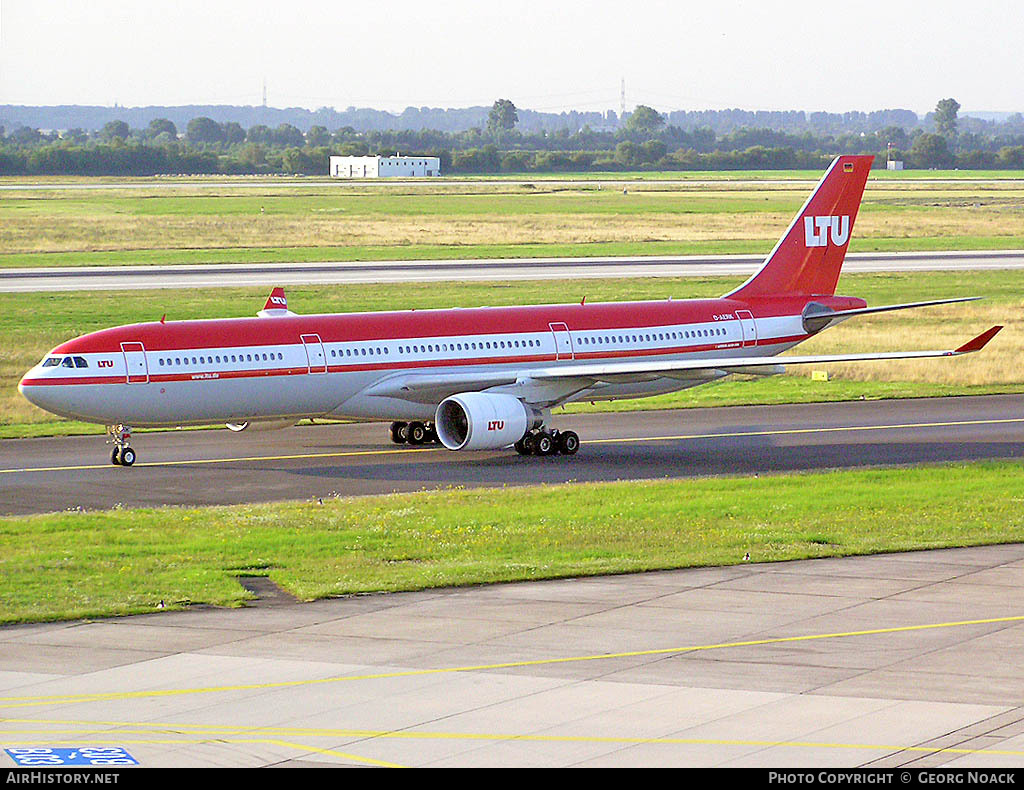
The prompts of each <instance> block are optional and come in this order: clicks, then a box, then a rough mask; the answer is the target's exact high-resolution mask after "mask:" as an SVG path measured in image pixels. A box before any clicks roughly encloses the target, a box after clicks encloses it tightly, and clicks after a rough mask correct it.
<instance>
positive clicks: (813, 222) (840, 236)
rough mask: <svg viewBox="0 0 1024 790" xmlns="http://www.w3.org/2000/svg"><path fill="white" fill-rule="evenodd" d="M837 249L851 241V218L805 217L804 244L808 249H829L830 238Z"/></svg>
mask: <svg viewBox="0 0 1024 790" xmlns="http://www.w3.org/2000/svg"><path fill="white" fill-rule="evenodd" d="M830 237H831V240H832V244H833V245H835V246H836V247H842V246H843V245H844V244H846V242H848V241H849V240H850V218H849V217H848V216H845V215H844V216H842V217H804V243H806V244H807V246H808V247H827V246H828V242H829V238H830Z"/></svg>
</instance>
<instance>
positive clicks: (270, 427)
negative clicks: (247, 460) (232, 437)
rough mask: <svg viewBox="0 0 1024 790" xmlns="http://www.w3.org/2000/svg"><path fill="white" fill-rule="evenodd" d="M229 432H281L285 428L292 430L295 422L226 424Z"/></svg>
mask: <svg viewBox="0 0 1024 790" xmlns="http://www.w3.org/2000/svg"><path fill="white" fill-rule="evenodd" d="M225 425H226V426H227V429H228V430H229V431H234V432H235V433H238V432H239V431H244V430H246V429H248V430H250V431H279V430H281V429H283V428H291V427H292V426H293V425H295V420H291V419H289V420H251V421H249V422H229V423H225Z"/></svg>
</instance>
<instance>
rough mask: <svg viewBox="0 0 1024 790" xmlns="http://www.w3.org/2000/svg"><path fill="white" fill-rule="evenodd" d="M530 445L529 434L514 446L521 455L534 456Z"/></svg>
mask: <svg viewBox="0 0 1024 790" xmlns="http://www.w3.org/2000/svg"><path fill="white" fill-rule="evenodd" d="M530 444H531V442H530V435H529V434H527V435H526V436H524V437H523V438H522V439H520V440H519V441H518V442H516V443H515V444H513V445H512V446H513V447H515V448H516V452H517V453H519V454H520V455H532V454H533V448H532V447H531V446H530Z"/></svg>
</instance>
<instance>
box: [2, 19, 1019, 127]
mask: <svg viewBox="0 0 1024 790" xmlns="http://www.w3.org/2000/svg"><path fill="white" fill-rule="evenodd" d="M1022 48H1024V10H1022V6H1021V2H1020V0H991V1H987V0H976V2H970V3H968V2H963V1H962V0H960V2H956V3H953V2H947V0H931V2H905V1H904V0H890V1H889V2H880V1H876V0H859V1H858V2H853V1H852V0H849V1H848V2H822V1H821V0H815V1H814V2H805V1H804V0H793V1H792V2H772V1H771V0H762V2H740V1H738V0H702V2H699V3H690V2H687V1H686V0H676V1H675V2H662V1H661V0H627V1H624V0H617V2H589V3H587V2H578V0H561V1H559V0H537V1H535V0H519V1H518V2H509V1H508V0H506V1H505V2H487V0H475V1H471V0H435V2H423V0H418V1H414V0H398V1H397V2H387V0H384V2H366V1H365V0H364V2H358V3H356V2H345V0H334V2H294V3H283V2H280V0H277V1H276V2H264V0H244V2H243V1H241V0H202V1H201V0H174V2H170V3H163V2H161V3H152V2H144V1H142V0H140V1H139V2H128V1H127V0H122V1H120V2H119V1H118V0H73V1H72V0H0V104H99V105H113V104H114V103H115V102H116V103H119V104H121V105H128V106H138V105H148V104H160V105H176V104H259V103H260V102H261V100H262V98H261V92H262V85H263V80H264V78H266V81H267V93H268V104H270V105H272V106H275V107H286V106H300V107H308V108H316V107H320V106H332V107H336V108H338V109H344V108H346V107H348V106H350V105H355V106H359V107H377V108H380V109H388V110H401V109H403V108H404V107H406V106H410V105H412V106H431V107H465V106H470V105H490V104H491V103H492V102H493V101H494V100H495V99H496V98H509V99H511V100H512V101H513V102H515V104H516V105H517V106H519V107H526V108H531V109H538V110H546V111H557V110H563V109H572V108H576V109H580V110H605V109H614V110H618V109H619V102H620V97H619V93H620V80H622V79H623V78H624V79H625V81H626V106H627V108H628V109H632V107H633V106H634V105H636V104H638V103H642V104H649V105H652V106H654V107H656V108H658V109H659V110H663V111H664V110H671V109H722V108H726V107H741V108H745V109H803V110H818V109H820V110H828V111H833V112H837V111H843V110H850V109H858V110H870V109H882V108H894V107H902V108H907V109H911V110H916V111H918V112H921V113H923V112H927V111H929V110H932V109H934V107H935V102H936V101H937V100H938V99H940V98H944V97H947V96H951V97H953V98H956V99H957V100H958V101H959V102H960V103H961V105H963V108H964V109H965V110H972V109H973V110H1014V111H1018V110H1024V65H1022V64H1024V57H1022Z"/></svg>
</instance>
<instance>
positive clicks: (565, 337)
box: [548, 321, 575, 361]
mask: <svg viewBox="0 0 1024 790" xmlns="http://www.w3.org/2000/svg"><path fill="white" fill-rule="evenodd" d="M548 326H549V327H550V328H551V334H552V335H554V336H555V360H556V361H558V360H563V359H573V358H574V356H575V355H574V353H573V348H572V336H571V335H570V334H569V327H568V326H566V325H565V324H564V323H562V322H561V321H559V322H557V323H554V324H548Z"/></svg>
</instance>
